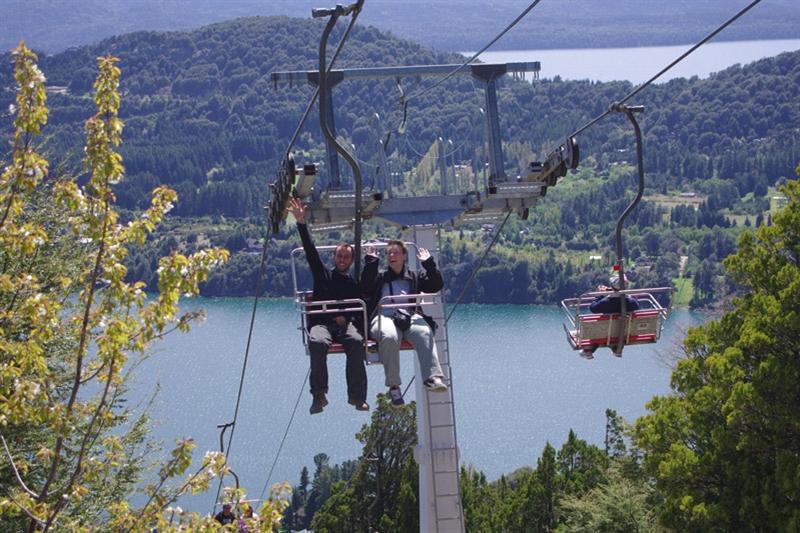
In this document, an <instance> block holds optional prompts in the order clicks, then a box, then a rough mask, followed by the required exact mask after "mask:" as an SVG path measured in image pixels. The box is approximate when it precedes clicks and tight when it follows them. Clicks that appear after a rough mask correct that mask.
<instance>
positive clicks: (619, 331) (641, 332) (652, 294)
mask: <svg viewBox="0 0 800 533" xmlns="http://www.w3.org/2000/svg"><path fill="white" fill-rule="evenodd" d="M673 290H674V289H672V287H657V288H653V289H635V290H631V289H628V290H623V291H615V292H616V293H617V294H621V295H626V296H629V297H631V298H634V299H635V300H636V301H637V302H638V303H639V307H640V308H639V309H638V310H636V311H631V312H629V313H626V314H625V315H624V316H623V315H622V314H620V313H607V314H604V313H592V312H589V306H590V305H591V304H592V302H594V301H595V300H596V298H597V297H598V296H608V295H609V293H608V292H588V293H585V294H582V295H581V296H580V297H578V298H567V299H565V300H563V301H562V302H561V307H562V308H563V310H564V312H565V315H566V321H565V323H564V325H563V327H564V332H565V333H566V335H567V341H569V344H570V346H571V347H572V349H573V350H583V349H587V348H600V347H609V348H611V349H612V350H614V351H615V353H616V354H617V355H621V352H622V347H624V346H627V345H636V344H652V343H655V342H658V340H659V338H660V337H661V329H662V327H663V325H664V320H666V319H667V318H668V317H669V312H670V307H671V298H670V303H668V304H667V306H666V307H664V306H662V305H661V303H660V302H659V301H658V299H657V298H656V295H658V294H665V293H666V294H669V293H672V292H673ZM620 339H622V341H623V342H622V345H621V346H620Z"/></svg>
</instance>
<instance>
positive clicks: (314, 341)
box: [308, 323, 367, 402]
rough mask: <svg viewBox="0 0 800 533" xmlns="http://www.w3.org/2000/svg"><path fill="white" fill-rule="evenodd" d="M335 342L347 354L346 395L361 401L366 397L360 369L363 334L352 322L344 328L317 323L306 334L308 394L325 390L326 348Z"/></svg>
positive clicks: (326, 372)
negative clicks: (308, 355)
mask: <svg viewBox="0 0 800 533" xmlns="http://www.w3.org/2000/svg"><path fill="white" fill-rule="evenodd" d="M334 342H337V343H339V344H341V345H342V346H344V350H345V353H346V354H347V364H346V368H345V376H346V378H347V398H348V399H349V400H356V401H360V402H364V401H366V399H367V370H366V369H365V368H364V337H362V336H361V334H360V333H359V332H358V329H356V327H355V326H354V325H353V324H350V323H348V324H347V328H344V327H339V326H335V325H332V326H326V325H317V326H314V327H312V328H311V331H309V333H308V351H309V352H310V353H311V377H310V381H311V394H317V393H327V392H328V349H329V348H330V346H331V344H332V343H334Z"/></svg>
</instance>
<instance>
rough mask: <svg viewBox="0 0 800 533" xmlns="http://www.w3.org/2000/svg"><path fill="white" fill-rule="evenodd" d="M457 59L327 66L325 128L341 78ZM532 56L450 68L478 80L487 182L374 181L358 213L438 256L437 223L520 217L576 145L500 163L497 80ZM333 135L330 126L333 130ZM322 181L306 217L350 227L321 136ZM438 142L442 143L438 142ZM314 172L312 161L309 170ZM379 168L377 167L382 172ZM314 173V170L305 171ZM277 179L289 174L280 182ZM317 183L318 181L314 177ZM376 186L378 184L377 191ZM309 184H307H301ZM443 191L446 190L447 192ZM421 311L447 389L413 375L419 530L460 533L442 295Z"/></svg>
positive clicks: (396, 73)
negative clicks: (401, 231)
mask: <svg viewBox="0 0 800 533" xmlns="http://www.w3.org/2000/svg"><path fill="white" fill-rule="evenodd" d="M457 67H459V65H416V66H403V67H379V68H353V69H341V70H331V71H330V72H329V73H328V74H327V76H326V83H325V86H326V89H327V90H326V94H325V95H320V96H321V97H323V98H326V97H327V98H328V100H327V102H328V106H327V109H328V110H329V112H328V113H327V115H328V116H327V119H328V127H329V128H331V129H332V127H333V124H334V121H333V116H332V115H333V111H332V109H333V106H332V104H331V102H332V96H333V95H332V88H333V87H334V86H335V85H338V84H339V83H342V82H344V81H347V80H358V79H361V80H366V79H387V78H388V79H399V78H403V77H435V76H439V77H442V76H446V75H451V73H452V72H453V71H454V70H455V69H456V68H457ZM539 70H540V63H539V62H524V63H497V64H472V65H467V66H465V67H464V68H461V69H460V70H459V71H458V72H456V74H455V75H462V76H463V75H471V76H473V77H474V78H476V79H478V80H480V81H481V82H482V83H483V86H484V93H485V106H486V107H485V117H486V132H487V145H488V156H489V157H488V159H489V170H490V175H489V180H488V186H486V187H484V188H481V189H479V188H477V187H476V188H475V189H474V190H470V191H466V192H456V191H454V190H452V188H448V189H446V190H443V191H442V194H438V195H431V196H422V197H419V196H417V197H403V198H400V197H395V196H392V195H391V190H390V187H391V185H390V183H388V182H386V181H387V180H378V182H377V184H376V185H377V187H378V188H376V189H374V190H371V191H369V192H364V193H362V216H363V219H368V218H372V217H375V218H380V219H382V220H385V221H387V222H389V223H392V224H396V225H400V226H402V227H406V228H411V229H412V230H413V235H414V240H415V242H416V244H417V245H418V246H419V247H424V248H427V249H428V250H429V251H430V252H431V255H433V256H434V258H436V260H437V261H438V259H439V252H440V250H439V246H438V228H439V227H441V226H442V225H453V226H455V225H457V224H459V223H462V222H476V221H486V220H494V219H497V218H499V217H500V216H501V215H502V214H504V213H507V212H509V211H512V210H514V211H516V212H517V213H518V214H519V215H520V216H523V217H526V216H527V212H528V209H529V208H530V207H533V206H534V205H535V204H536V201H537V200H538V198H539V197H541V196H543V195H544V194H545V192H546V189H547V187H548V186H552V185H555V184H556V180H557V179H558V177H562V176H564V175H565V174H566V171H567V169H569V168H575V167H576V166H577V163H578V147H577V144H576V142H575V140H574V139H567V140H566V141H565V142H564V144H562V145H561V146H559V148H557V149H556V150H555V151H554V152H553V153H551V154H550V155H549V156H548V157H547V159H546V161H544V162H543V163H533V164H531V167H530V169H529V171H530V172H529V174H528V175H527V177H526V178H525V179H520V180H516V179H515V180H514V181H509V180H508V178H507V176H506V173H505V168H504V161H503V153H502V141H501V137H500V122H499V116H498V110H497V92H496V89H497V85H496V84H497V81H498V79H500V78H501V77H503V76H504V75H505V74H507V73H513V74H514V75H515V76H521V75H524V73H526V72H533V73H534V77H536V76H538V72H539ZM272 81H273V83H274V84H275V85H276V86H277V85H278V84H280V83H289V84H300V83H309V84H311V85H315V86H318V85H319V71H318V70H309V71H289V72H274V73H272ZM334 135H335V132H334ZM326 147H327V149H328V153H327V158H326V159H327V161H328V165H327V169H328V173H329V176H328V178H329V180H328V188H327V190H325V191H319V190H317V191H315V192H314V193H313V194H310V193H307V194H308V195H307V197H306V198H304V200H305V201H307V202H308V212H307V220H308V221H309V223H310V224H311V226H312V227H314V229H316V230H326V229H334V228H345V227H353V224H354V220H353V205H354V204H355V199H356V198H355V194H354V193H353V192H352V191H342V190H340V180H339V173H338V169H339V167H338V155H337V154H336V152H335V151H334V150H333V149H332V146H331V143H327V144H326ZM440 149H442V147H441V146H440ZM385 170H386V169H384V171H385ZM313 172H315V171H314V170H313V167H312V173H313ZM385 175H386V174H384V176H385ZM294 177H295V176H294V175H293V172H286V171H283V172H281V173H279V177H278V181H279V182H278V183H277V184H276V186H275V188H274V190H276V191H282V192H283V194H288V191H289V190H290V189H291V188H292V186H293V181H294ZM311 179H312V180H313V177H312V178H311ZM280 180H288V182H286V183H281V182H280ZM317 186H319V184H317ZM381 186H382V187H383V189H382V190H381ZM304 190H305V191H308V188H307V187H305V188H304ZM447 193H450V194H447ZM280 207H282V206H281V205H280V202H279V201H278V202H273V207H272V208H271V210H270V222H271V223H272V224H273V225H276V224H277V223H278V221H279V220H280V217H282V216H283V213H282V209H280ZM426 311H427V313H428V314H430V315H431V316H432V317H433V318H434V319H435V320H436V322H437V323H438V324H439V325H440V326H441V327H439V328H438V329H437V331H436V335H435V341H436V348H437V351H438V354H439V361H440V364H441V366H442V371H443V372H444V374H445V380H446V381H447V383H448V385H449V388H448V390H447V392H446V393H432V392H428V391H427V390H426V389H425V388H424V387H423V385H422V380H421V379H417V380H416V381H415V383H416V398H417V431H418V444H417V448H416V449H415V450H414V458H415V459H416V461H417V463H418V464H419V486H420V531H421V532H423V533H428V532H438V533H463V532H464V531H465V522H464V512H463V507H462V502H461V495H460V490H459V482H458V474H459V471H458V469H459V450H458V442H457V432H456V424H455V409H454V402H453V378H452V372H451V365H450V352H449V342H448V335H447V327H446V323H445V316H446V315H445V313H444V305H443V303H442V299H441V298H437V299H436V300H435V301H434V303H432V304H429V305H427V306H426ZM414 360H415V364H414V366H415V371H416V374H417V375H419V374H420V368H419V361H418V360H417V358H416V357H415V358H414Z"/></svg>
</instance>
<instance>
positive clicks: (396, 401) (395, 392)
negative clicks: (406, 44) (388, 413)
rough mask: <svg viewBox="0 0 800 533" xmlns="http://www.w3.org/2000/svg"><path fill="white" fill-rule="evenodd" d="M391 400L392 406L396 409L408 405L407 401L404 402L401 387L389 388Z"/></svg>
mask: <svg viewBox="0 0 800 533" xmlns="http://www.w3.org/2000/svg"><path fill="white" fill-rule="evenodd" d="M389 399H390V400H392V405H394V406H395V407H400V406H401V405H404V404H405V403H406V402H405V400H403V393H402V392H400V387H390V388H389Z"/></svg>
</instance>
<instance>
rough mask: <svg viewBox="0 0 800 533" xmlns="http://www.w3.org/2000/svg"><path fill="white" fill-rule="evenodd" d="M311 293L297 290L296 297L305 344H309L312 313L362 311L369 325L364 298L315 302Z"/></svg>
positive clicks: (332, 313)
mask: <svg viewBox="0 0 800 533" xmlns="http://www.w3.org/2000/svg"><path fill="white" fill-rule="evenodd" d="M311 295H312V292H311V291H301V292H296V293H295V298H294V303H295V305H296V306H297V307H298V308H299V309H300V321H301V322H300V331H301V332H302V335H303V345H304V346H306V347H307V346H308V317H309V316H311V315H341V314H343V313H355V312H361V316H362V317H363V320H364V322H363V323H364V327H368V326H367V325H368V322H367V304H366V303H365V302H364V300H362V299H360V298H348V299H346V300H320V301H316V302H314V301H311ZM332 306H338V307H332ZM341 306H345V307H341ZM367 348H368V342H367V336H366V335H364V350H365V351H366V350H367ZM331 351H333V350H331ZM337 351H338V350H337Z"/></svg>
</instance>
